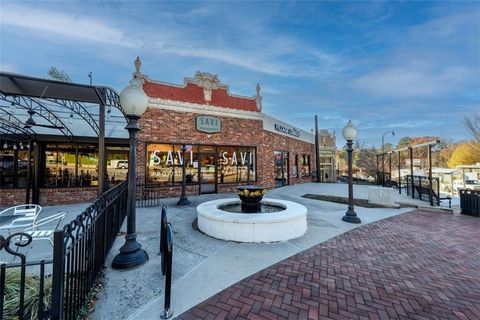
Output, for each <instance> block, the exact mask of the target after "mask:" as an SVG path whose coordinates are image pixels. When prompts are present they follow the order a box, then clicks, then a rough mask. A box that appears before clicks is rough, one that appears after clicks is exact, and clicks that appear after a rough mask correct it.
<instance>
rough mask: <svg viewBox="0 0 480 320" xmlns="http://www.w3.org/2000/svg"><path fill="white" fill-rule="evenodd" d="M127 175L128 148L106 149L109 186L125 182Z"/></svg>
mask: <svg viewBox="0 0 480 320" xmlns="http://www.w3.org/2000/svg"><path fill="white" fill-rule="evenodd" d="M127 173H128V148H126V147H108V148H107V178H108V182H109V184H110V186H113V185H116V184H118V183H120V182H121V181H124V180H127Z"/></svg>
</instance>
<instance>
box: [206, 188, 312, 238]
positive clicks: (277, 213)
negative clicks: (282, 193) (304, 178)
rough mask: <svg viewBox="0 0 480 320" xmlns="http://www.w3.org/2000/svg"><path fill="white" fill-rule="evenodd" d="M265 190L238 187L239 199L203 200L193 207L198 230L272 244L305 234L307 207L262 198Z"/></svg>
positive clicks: (220, 236)
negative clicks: (195, 210)
mask: <svg viewBox="0 0 480 320" xmlns="http://www.w3.org/2000/svg"><path fill="white" fill-rule="evenodd" d="M265 193H266V188H264V187H261V186H241V187H238V188H237V194H238V196H239V198H240V200H239V199H235V198H229V199H220V200H213V201H207V202H204V203H202V204H200V205H199V206H198V207H197V217H198V228H199V229H200V231H202V232H204V233H206V234H208V235H210V236H212V237H214V238H218V239H222V240H231V241H238V242H276V241H285V240H289V239H293V238H298V237H301V236H302V235H304V234H305V232H306V231H307V208H306V207H305V206H303V205H301V204H299V203H296V202H293V201H287V200H277V199H263V197H264V195H265Z"/></svg>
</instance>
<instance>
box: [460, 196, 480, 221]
mask: <svg viewBox="0 0 480 320" xmlns="http://www.w3.org/2000/svg"><path fill="white" fill-rule="evenodd" d="M458 193H459V194H460V208H461V209H462V214H466V215H469V216H476V217H479V216H480V191H479V190H465V189H460V190H459V191H458Z"/></svg>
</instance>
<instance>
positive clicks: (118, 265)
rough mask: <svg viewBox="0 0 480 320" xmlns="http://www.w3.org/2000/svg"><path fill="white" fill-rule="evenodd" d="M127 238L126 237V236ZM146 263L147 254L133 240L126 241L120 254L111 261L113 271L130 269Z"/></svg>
mask: <svg viewBox="0 0 480 320" xmlns="http://www.w3.org/2000/svg"><path fill="white" fill-rule="evenodd" d="M127 237H128V236H127ZM147 261H148V254H147V252H146V251H145V250H143V249H142V245H141V244H140V243H138V242H137V241H136V240H135V239H127V240H126V241H125V244H124V245H123V246H122V247H121V248H120V253H119V254H117V256H116V257H115V258H114V259H113V262H112V268H113V269H130V268H134V267H138V266H141V265H142V264H144V263H145V262H147Z"/></svg>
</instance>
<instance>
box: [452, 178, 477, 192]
mask: <svg viewBox="0 0 480 320" xmlns="http://www.w3.org/2000/svg"><path fill="white" fill-rule="evenodd" d="M453 188H454V189H455V190H457V191H458V190H459V189H467V190H480V180H473V179H467V180H465V183H463V182H462V181H454V182H453Z"/></svg>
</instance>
